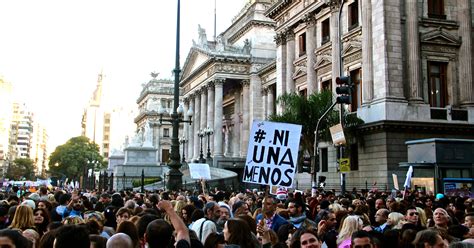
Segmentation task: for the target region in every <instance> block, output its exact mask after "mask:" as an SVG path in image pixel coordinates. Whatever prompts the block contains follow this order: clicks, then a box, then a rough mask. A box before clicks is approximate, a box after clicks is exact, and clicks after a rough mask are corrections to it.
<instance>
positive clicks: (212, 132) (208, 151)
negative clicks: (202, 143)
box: [204, 127, 214, 162]
mask: <svg viewBox="0 0 474 248" xmlns="http://www.w3.org/2000/svg"><path fill="white" fill-rule="evenodd" d="M204 133H205V134H206V136H207V157H206V161H207V162H210V161H211V160H212V158H211V135H213V134H214V130H213V129H212V128H210V127H207V128H206V129H204Z"/></svg>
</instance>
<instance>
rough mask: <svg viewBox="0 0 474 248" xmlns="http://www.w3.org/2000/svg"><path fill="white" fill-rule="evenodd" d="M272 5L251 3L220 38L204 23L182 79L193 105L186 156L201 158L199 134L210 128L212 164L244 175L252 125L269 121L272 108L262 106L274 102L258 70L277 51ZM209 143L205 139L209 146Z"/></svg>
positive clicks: (187, 103)
mask: <svg viewBox="0 0 474 248" xmlns="http://www.w3.org/2000/svg"><path fill="white" fill-rule="evenodd" d="M271 4H272V1H269V0H257V1H249V2H248V3H247V5H246V6H245V7H244V8H243V9H242V10H241V11H240V12H239V13H238V14H237V16H236V17H235V18H234V19H233V22H232V24H231V26H230V27H229V28H227V30H226V31H224V32H223V33H222V34H220V35H219V36H218V37H216V40H215V41H208V39H207V36H206V31H205V30H204V29H202V28H201V27H199V37H198V40H197V41H194V44H193V46H192V48H191V50H190V52H189V54H188V56H187V59H186V61H185V64H184V66H183V70H182V75H181V81H180V87H182V90H183V100H184V105H185V113H186V112H187V110H188V109H189V108H191V109H192V110H193V112H194V116H193V123H192V125H185V126H184V133H185V136H186V137H187V139H188V143H187V145H186V147H187V148H186V149H185V152H186V158H187V159H189V160H197V159H198V158H199V155H200V138H199V137H198V135H197V133H198V132H199V131H200V130H203V129H205V128H207V127H210V128H212V129H213V130H214V134H213V135H212V136H210V140H209V145H210V148H211V151H212V155H213V162H212V163H213V166H215V167H219V168H225V169H230V170H234V171H235V172H237V173H241V171H242V168H243V165H244V163H243V161H244V158H245V156H246V154H247V146H248V137H249V132H250V128H251V123H252V122H253V120H262V119H264V118H265V116H264V115H266V114H269V113H270V112H271V111H267V109H266V108H263V107H262V106H266V105H267V104H268V103H270V105H271V106H273V105H274V102H275V96H276V95H275V92H274V89H273V91H272V89H270V91H271V92H270V94H264V92H267V91H268V90H269V89H267V88H264V87H266V86H265V85H264V84H263V83H262V77H261V75H260V74H259V73H260V71H261V70H262V69H263V68H266V66H267V65H268V64H270V63H272V62H273V61H274V60H275V55H276V54H275V43H274V36H275V31H274V29H275V22H274V21H273V20H271V19H270V18H268V17H266V16H265V15H264V13H265V11H267V10H268V8H269V7H270V5H271ZM268 95H270V97H268ZM207 143H208V141H207V137H204V140H203V144H204V146H207ZM204 151H206V147H204ZM239 176H240V175H239Z"/></svg>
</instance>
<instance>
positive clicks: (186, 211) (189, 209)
mask: <svg viewBox="0 0 474 248" xmlns="http://www.w3.org/2000/svg"><path fill="white" fill-rule="evenodd" d="M195 209H196V208H195V207H194V206H193V205H191V204H187V205H186V206H184V207H183V208H182V209H181V215H180V216H181V218H182V219H183V221H184V224H186V226H189V224H191V222H192V220H191V215H192V214H193V212H194V210H195Z"/></svg>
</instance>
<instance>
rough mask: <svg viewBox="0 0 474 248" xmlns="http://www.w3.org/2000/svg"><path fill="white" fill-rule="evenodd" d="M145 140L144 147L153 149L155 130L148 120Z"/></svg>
mask: <svg viewBox="0 0 474 248" xmlns="http://www.w3.org/2000/svg"><path fill="white" fill-rule="evenodd" d="M143 138H144V141H143V147H153V128H152V125H151V123H150V122H149V121H148V120H146V122H145V132H144V137H143Z"/></svg>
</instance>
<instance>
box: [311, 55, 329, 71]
mask: <svg viewBox="0 0 474 248" xmlns="http://www.w3.org/2000/svg"><path fill="white" fill-rule="evenodd" d="M329 64H332V60H331V56H328V55H320V56H318V60H317V61H316V64H315V66H314V68H320V67H323V66H326V65H329Z"/></svg>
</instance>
